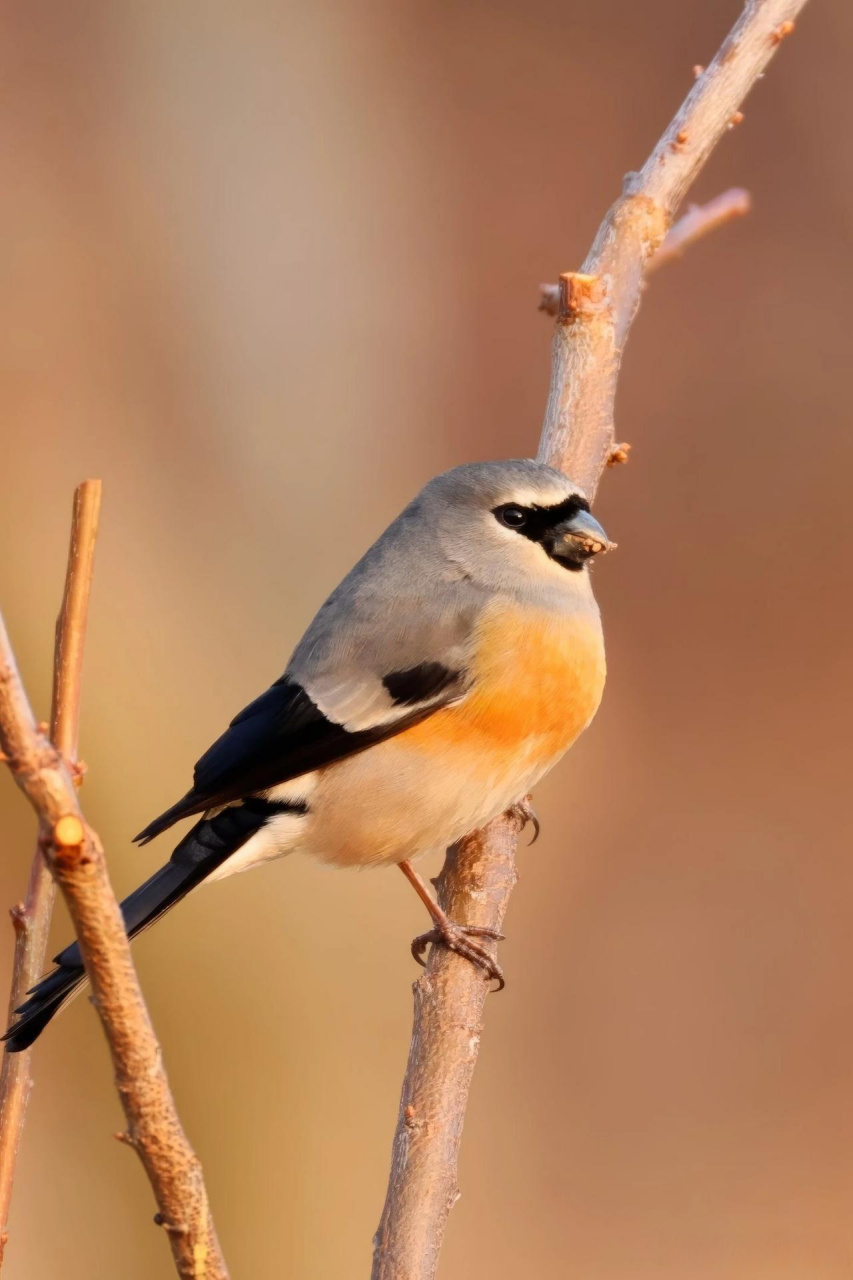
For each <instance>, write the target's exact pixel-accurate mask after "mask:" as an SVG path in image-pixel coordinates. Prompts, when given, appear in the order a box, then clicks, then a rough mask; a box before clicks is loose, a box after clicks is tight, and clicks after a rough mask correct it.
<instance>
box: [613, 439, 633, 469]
mask: <svg viewBox="0 0 853 1280" xmlns="http://www.w3.org/2000/svg"><path fill="white" fill-rule="evenodd" d="M630 452H631V446H630V445H629V444H616V445H614V446H613V448H612V449H611V450H610V452H609V453H608V455H607V466H608V467H618V466H619V465H620V464H621V463H623V462H627V461H628V455H629V454H630Z"/></svg>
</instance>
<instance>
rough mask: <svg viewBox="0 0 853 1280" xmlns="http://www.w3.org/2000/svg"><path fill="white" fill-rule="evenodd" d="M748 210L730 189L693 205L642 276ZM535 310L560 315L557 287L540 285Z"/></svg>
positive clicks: (742, 195) (744, 198)
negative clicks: (706, 201) (537, 303)
mask: <svg viewBox="0 0 853 1280" xmlns="http://www.w3.org/2000/svg"><path fill="white" fill-rule="evenodd" d="M751 208H752V199H751V197H750V194H749V192H748V191H744V189H743V187H730V188H729V190H728V191H723V192H722V193H721V194H720V195H718V196H715V197H714V199H713V200H709V201H708V203H707V204H693V205H691V206H690V208H689V209H688V210H687V213H685V214H684V216H683V217H682V218H679V219H678V222H676V223H675V225H674V226H672V227H670V229H669V231H668V232H667V234H666V236H665V237H664V240H663V243H662V244H661V247H660V248H659V249H658V251H657V253H656V254H655V255H654V257H652V258H650V259H649V261H648V263H647V264H646V275H650V274H651V272H652V271H657V269H658V267H663V266H666V264H667V263H669V262H672V261H673V260H674V259H676V258H680V257H681V256H682V255H683V253H684V250H685V249H689V248H690V246H691V245H692V244H695V243H696V241H697V240H701V239H702V237H703V236H706V235H708V233H709V232H710V231H716V230H717V229H718V228H719V227H722V226H724V225H725V224H726V223H727V222H732V221H733V219H735V218H743V217H744V216H745V215H746V214H747V213H749V211H750V209H751ZM539 292H540V295H541V296H540V298H539V310H540V311H545V312H547V314H548V315H549V316H556V315H559V313H560V285H559V284H543V285H540V286H539Z"/></svg>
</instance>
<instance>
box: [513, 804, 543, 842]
mask: <svg viewBox="0 0 853 1280" xmlns="http://www.w3.org/2000/svg"><path fill="white" fill-rule="evenodd" d="M510 813H514V814H515V816H516V817H517V818H519V819H520V820H521V822H522V823H523V824H524V826H523V827H522V830H524V827H526V826H527V824H528V822H529V823H530V825H531V826H532V828H533V839H532V840H531V841H530V843H531V844H535V843H536V841H537V840H538V839H539V832H540V831H541V829H542V828H541V827H540V825H539V819H538V818H537V816H536V810H535V809H534V808H533V802H532V798H531V797H530V796H522V797H521V799H520V800H517V801H516V802H515V804H514V805H512V806H511V808H510Z"/></svg>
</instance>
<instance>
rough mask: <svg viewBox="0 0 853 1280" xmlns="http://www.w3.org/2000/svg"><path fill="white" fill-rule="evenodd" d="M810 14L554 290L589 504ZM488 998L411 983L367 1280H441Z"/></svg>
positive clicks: (716, 102) (474, 896) (450, 862)
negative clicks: (703, 185)
mask: <svg viewBox="0 0 853 1280" xmlns="http://www.w3.org/2000/svg"><path fill="white" fill-rule="evenodd" d="M804 4H805V0H748V3H747V5H746V8H745V9H744V12H743V14H742V16H741V18H740V19H739V21H738V22H737V24H736V25H735V27H734V28H733V29H732V31H731V32H730V34H729V36H728V37H727V39H726V40H725V42H724V44H723V45H722V47H721V49H720V51H719V53H718V54H717V56H716V57H715V59H714V61H713V62H712V63H711V65H710V66H709V67H708V69H707V70H706V71H703V72H701V73H700V74H699V76H698V79H697V81H696V83H695V85H694V87H693V89H692V91H691V92H690V94H689V95H688V97H687V99H686V101H685V102H684V104H683V105H682V107H681V109H680V110H679V111H678V113H677V115H676V116H675V118H674V119H673V121H672V122H671V124H670V125H669V127H668V129H667V130H666V132H665V133H664V134H663V136H662V138H661V139H660V141H659V142H658V144H657V146H656V147H655V149H654V151H653V152H652V154H651V156H650V157H649V159H648V160H647V161H646V164H645V165H644V166H643V169H642V171H641V172H640V173H639V174H631V175H629V176H628V178H627V180H626V184H625V189H624V193H623V195H622V197H621V198H620V199H619V200H618V201H617V202H616V204H615V205H614V206H613V207H612V208H611V209H610V211H609V213H608V214H607V216H606V217H605V219H604V222H603V223H602V224H601V227H600V228H599V231H598V234H597V236H596V238H595V242H594V243H593V246H592V248H591V250H590V252H589V254H588V255H587V258H586V261H585V262H584V264H583V267H582V268H581V271H580V272H568V273H566V274H565V275H563V276H562V277H561V280H560V284H561V292H560V308H559V314H558V319H557V325H556V332H555V337H554V347H553V356H552V366H551V386H550V391H549V396H548V405H547V409H546V413H545V422H544V425H543V428H542V436H541V441H540V447H539V455H538V456H539V458H540V460H541V461H543V462H548V463H550V464H551V465H552V466H555V467H558V468H560V469H561V470H562V471H564V472H565V473H566V474H567V475H570V476H571V477H572V478H573V479H574V480H575V481H577V482H578V483H579V484H581V485H582V486H583V487H584V488H585V489H586V490H587V492H588V494H589V496H590V497H592V496H593V495H594V493H595V490H596V488H597V487H598V481H599V479H600V477H601V474H602V471H603V470H604V467H605V465H606V463H607V461H608V459H609V458H610V457H611V456H612V454H613V451H614V444H615V436H614V430H613V407H614V400H615V394H616V381H617V376H618V373H619V367H620V364H621V359H622V351H623V348H624V344H625V339H626V338H627V335H628V330H629V328H630V325H631V322H632V320H633V318H634V315H635V313H636V310H637V306H638V305H639V301H640V295H641V290H642V284H643V279H644V276H645V271H646V267H647V264H648V261H649V259H650V258H651V256H652V254H653V253H654V252H655V251H656V250H657V249H659V247H660V246H661V244H662V242H663V241H664V237H665V235H666V232H667V230H668V228H669V226H670V224H671V221H672V218H673V215H674V213H675V211H676V209H677V208H678V206H679V204H680V203H681V201H682V199H683V198H684V196H685V194H686V192H687V190H688V188H689V186H690V184H691V183H692V182H693V180H694V179H695V178H696V176H697V174H698V173H699V171H700V170H701V168H702V166H703V165H704V164H705V162H706V160H707V159H708V157H709V156H710V154H711V152H712V151H713V149H714V147H715V146H716V144H717V143H718V142H719V140H720V138H721V137H722V135H723V134H724V133H725V131H726V129H727V127H728V125H729V123H730V122H731V121H732V117H733V116H734V115H735V113H736V112H738V111H739V110H740V107H741V104H742V102H743V100H744V98H745V97H746V95H747V93H748V92H749V90H750V89H751V88H752V86H753V85H754V84H755V82H756V80H758V78H759V77H760V75H761V74H762V72H763V70H764V68H765V67H766V66H767V64H768V62H769V61H770V59H771V57H772V56H773V54H774V53H775V52H776V49H777V48H778V46H779V44H780V43H781V41H782V39H783V38H784V37H785V36H787V35H789V34H790V32H791V31H792V30H793V25H794V19H795V18H796V16H797V15H798V13H799V12H800V10H801V9H802V8H803V6H804ZM517 827H518V824H517V822H515V823H514V822H513V819H512V817H511V816H509V815H504V816H503V817H501V818H498V819H496V820H495V821H494V822H492V823H490V824H489V826H488V827H486V828H485V829H484V830H483V831H481V832H478V833H476V834H475V835H473V836H470V837H468V839H467V840H465V841H463V842H462V844H461V845H460V846H458V848H457V849H455V850H451V851H450V852H449V853H448V857H447V861H446V862H445V865H444V869H443V871H442V873H441V876H440V879H439V889H440V895H441V901H442V905H443V906H444V907H445V909H446V910H448V911H449V912H450V913H451V914H452V915H453V916H454V918H455V919H457V920H463V921H471V922H476V923H477V924H480V925H485V926H486V927H488V928H493V929H499V928H500V925H501V923H502V920H503V917H504V913H505V912H506V908H507V903H508V899H509V895H510V893H511V891H512V887H513V884H514V883H515V845H516V838H517ZM486 986H487V984H486V982H485V981H484V979H483V977H482V975H480V974H479V973H476V972H474V971H473V968H472V966H471V965H470V964H468V962H467V961H465V960H463V959H460V958H459V957H458V956H454V955H450V954H448V953H447V952H445V951H444V950H442V948H440V947H433V949H432V953H431V955H430V958H429V961H428V964H427V969H426V972H425V973H424V976H423V977H422V978H421V979H420V980H419V981H418V982H417V983H416V984H415V1014H414V1026H413V1030H412V1042H411V1049H410V1053H409V1061H408V1066H407V1070H406V1076H405V1080H404V1082H403V1092H402V1099H401V1104H400V1112H399V1117H398V1122H397V1129H396V1133H395V1137H394V1146H393V1159H392V1166H391V1175H390V1180H389V1184H388V1192H387V1197H386V1201H385V1207H384V1210H383V1213H382V1219H381V1222H380V1226H379V1230H378V1232H377V1235H376V1238H375V1241H374V1260H373V1272H372V1280H433V1277H434V1276H435V1274H436V1268H437V1265H438V1255H439V1250H440V1248H441V1243H442V1239H443V1236H444V1229H445V1225H446V1222H447V1217H448V1214H449V1211H450V1208H451V1206H452V1204H453V1203H454V1200H455V1199H456V1194H457V1193H456V1168H457V1156H458V1150H459V1142H460V1139H461V1134H462V1126H463V1124H464V1120H465V1110H466V1107H467V1102H468V1091H469V1087H470V1083H471V1078H472V1075H473V1071H474V1066H475V1065H476V1060H477V1055H478V1052H479V1045H480V1035H481V1032H482V1025H483V1010H484V1005H485V995H486ZM463 1041H464V1043H463ZM436 1097H438V1098H439V1099H440V1102H439V1105H438V1106H437V1105H436V1102H435V1098H436Z"/></svg>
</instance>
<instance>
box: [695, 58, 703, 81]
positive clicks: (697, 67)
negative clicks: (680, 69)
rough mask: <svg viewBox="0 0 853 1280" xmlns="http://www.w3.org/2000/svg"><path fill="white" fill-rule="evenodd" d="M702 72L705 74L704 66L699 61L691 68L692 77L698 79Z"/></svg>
mask: <svg viewBox="0 0 853 1280" xmlns="http://www.w3.org/2000/svg"><path fill="white" fill-rule="evenodd" d="M704 74H705V68H704V67H703V66H702V63H701V62H697V63H696V65H695V67H694V68H693V79H694V80H698V79H699V77H700V76H703V75H704Z"/></svg>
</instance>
